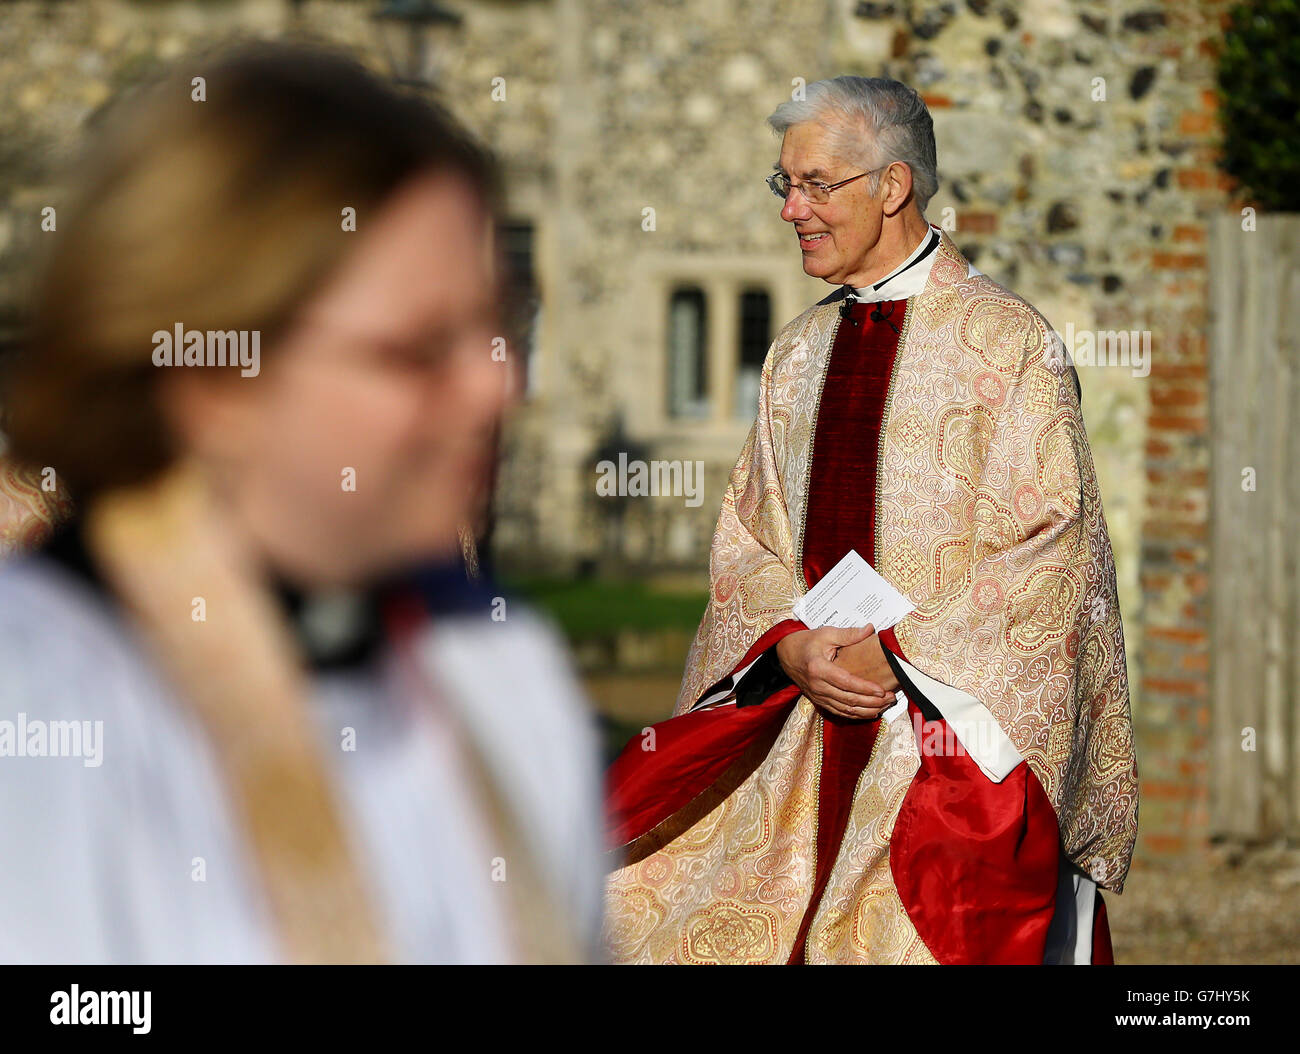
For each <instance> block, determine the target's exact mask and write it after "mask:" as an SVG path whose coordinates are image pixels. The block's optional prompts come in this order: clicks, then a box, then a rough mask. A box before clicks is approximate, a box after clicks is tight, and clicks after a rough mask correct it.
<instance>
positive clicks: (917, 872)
mask: <svg viewBox="0 0 1300 1054" xmlns="http://www.w3.org/2000/svg"><path fill="white" fill-rule="evenodd" d="M768 120H769V123H770V124H771V125H772V127H773V129H774V130H775V131H776V132H777V133H779V134H781V136H782V140H781V153H780V158H779V160H778V162H777V164H776V166H775V168H776V171H775V172H774V174H773V175H772V176H771V177H770V179H769V183H770V185H771V187H772V190H773V191H774V192H775V193H776V194H777V195H778V196H779V197H781V198H782V199H783V200H784V205H783V207H782V209H781V217H782V219H784V220H786V221H787V222H789V223H790V224H791V225H792V226H793V228H794V232H795V235H796V237H797V238H798V243H799V251H800V253H801V255H802V258H803V266H804V270H805V271H806V272H807V273H808V274H811V275H816V276H817V277H819V278H821V279H823V280H824V281H826V282H828V283H830V284H831V285H834V286H837V287H838V288H837V289H836V291H835V292H834V293H833V294H832V295H831V296H828V297H827V298H826V299H825V300H823V301H821V302H820V303H818V304H816V305H815V306H813V307H811V308H809V309H808V310H807V311H805V312H804V313H803V314H802V315H800V316H799V317H798V318H796V319H794V320H793V321H792V322H790V323H788V324H787V325H786V326H785V327H784V328H783V329H782V330H781V332H780V334H779V335H778V337H777V339H776V341H775V342H774V343H773V345H772V348H771V350H770V351H769V353H768V356H767V360H766V362H765V364H764V368H763V374H762V383H761V393H760V398H759V410H758V416H757V419H756V421H755V423H754V427H753V429H752V430H751V432H750V434H749V437H748V439H747V440H746V442H745V446H744V449H743V450H742V451H741V454H740V458H739V460H738V461H737V463H736V467H735V469H734V471H733V472H732V474H731V478H730V481H729V483H728V486H727V490H726V494H725V496H724V498H723V504H722V511H721V515H720V517H719V520H718V526H717V532H716V534H715V537H714V540H713V548H712V555H711V561H710V579H711V581H710V586H711V598H710V602H709V605H708V607H707V609H706V611H705V613H704V617H703V620H702V621H701V623H700V627H699V631H698V633H697V635H696V637H695V641H694V644H693V645H692V648H691V651H690V655H689V659H688V662H687V667H686V672H685V676H684V678H683V682H682V690H681V695H680V698H679V699H678V702H677V707H676V711H675V716H674V717H673V718H672V719H671V720H669V721H666V722H664V723H662V724H660V725H657V726H655V727H654V728H653V729H649V730H647V731H646V733H645V734H644V735H643V736H641V737H638V738H637V739H636V740H634V741H633V742H632V743H630V744H629V745H628V747H627V748H626V749H625V751H624V752H623V754H622V755H621V756H620V758H619V759H618V761H617V762H616V763H615V765H614V766H613V768H612V769H611V772H610V776H609V791H610V822H611V826H612V832H613V838H614V842H615V844H617V845H619V846H620V847H621V848H622V860H621V864H622V866H620V867H619V868H618V869H617V870H616V871H615V872H614V873H613V874H612V875H611V876H610V878H609V880H608V883H607V889H606V906H607V915H608V921H607V925H606V938H607V941H608V943H609V946H610V948H611V950H612V953H613V955H614V957H615V958H616V959H618V960H620V961H629V962H746V963H781V962H789V963H804V962H807V963H828V962H859V963H902V962H911V963H1045V962H1047V963H1071V962H1072V963H1087V962H1110V961H1113V960H1112V957H1111V949H1110V939H1109V930H1108V927H1107V925H1106V919H1105V908H1104V904H1103V902H1102V899H1101V895H1100V893H1099V891H1098V889H1097V887H1099V886H1100V887H1104V888H1106V889H1110V890H1113V891H1114V892H1116V893H1119V892H1121V891H1122V889H1123V884H1124V879H1125V876H1126V874H1127V871H1128V866H1129V861H1130V858H1131V855H1132V850H1133V844H1134V841H1135V838H1136V833H1137V790H1136V778H1137V770H1136V763H1135V760H1134V756H1133V749H1132V727H1131V722H1130V717H1129V703H1128V682H1127V674H1126V670H1125V660H1124V643H1123V631H1122V627H1121V624H1120V615H1119V607H1118V602H1117V598H1116V586H1115V569H1114V562H1113V558H1112V555H1111V548H1110V542H1109V539H1108V537H1107V532H1106V523H1105V519H1104V518H1103V515H1102V508H1101V501H1100V497H1099V494H1098V491H1097V482H1096V476H1095V473H1094V469H1093V464H1092V458H1091V454H1090V452H1089V449H1088V442H1087V437H1086V435H1085V431H1084V424H1083V418H1082V414H1081V411H1080V403H1079V391H1078V380H1077V377H1076V376H1075V374H1074V369H1073V366H1072V364H1070V363H1069V361H1068V358H1067V357H1066V356H1065V355H1064V354H1063V353H1062V349H1061V347H1060V345H1059V343H1058V342H1056V341H1055V339H1054V334H1053V331H1052V329H1051V327H1049V326H1048V324H1047V322H1046V321H1045V320H1044V319H1043V317H1042V316H1041V315H1040V314H1039V313H1038V312H1037V311H1035V310H1034V308H1033V307H1031V306H1030V305H1029V304H1027V303H1025V302H1024V301H1023V300H1021V299H1020V298H1018V297H1017V296H1015V295H1014V294H1013V293H1011V292H1009V291H1008V290H1006V289H1004V288H1002V287H1001V286H999V285H998V284H997V283H996V282H994V281H992V280H991V279H989V278H987V277H986V276H984V275H982V274H980V273H979V272H978V271H976V270H975V268H974V267H973V266H972V265H971V264H969V263H968V262H967V261H966V259H965V258H963V256H962V255H961V254H960V253H959V252H958V251H957V248H956V247H955V246H954V245H953V243H952V241H951V239H950V238H949V237H948V235H947V234H946V233H944V232H943V231H942V230H940V229H938V228H936V227H933V226H930V225H929V224H927V222H926V220H925V219H924V216H923V210H924V208H925V205H926V203H927V202H928V201H929V200H930V198H931V196H932V195H933V194H934V193H935V190H936V188H937V185H938V180H937V176H936V158H935V144H934V132H933V123H932V121H931V119H930V115H929V113H928V111H927V110H926V107H925V104H924V103H923V102H922V101H921V99H920V98H919V96H917V94H916V93H915V92H914V91H912V90H911V89H909V88H907V87H906V86H904V85H902V84H899V83H897V82H895V81H889V80H880V79H867V78H860V77H838V78H836V79H834V80H830V81H821V82H818V83H815V84H812V85H809V86H808V88H807V92H806V98H804V99H801V100H795V101H791V102H787V103H785V104H784V105H782V106H780V107H779V108H778V109H777V110H776V112H775V113H773V114H772V116H771V117H770V118H769V119H768ZM850 552H856V553H858V554H859V555H860V556H861V557H863V558H864V559H866V560H867V561H869V562H870V563H871V564H872V565H873V566H874V567H875V568H876V570H877V571H878V572H879V573H880V575H881V576H883V578H884V580H885V581H886V582H887V583H888V584H889V585H891V586H893V587H894V588H896V589H897V590H898V591H899V592H900V593H901V594H902V595H903V596H904V597H905V598H906V600H907V602H908V606H910V608H911V610H910V611H909V613H907V614H906V615H905V616H903V617H902V618H901V620H899V621H897V623H896V624H894V625H891V626H889V627H888V628H885V627H884V626H882V631H881V632H879V633H877V632H875V628H874V627H873V626H870V625H868V626H865V627H859V628H853V629H843V628H832V627H826V626H823V627H820V628H818V626H816V625H814V626H810V625H808V624H806V623H805V622H804V621H801V619H800V618H799V617H797V616H796V614H795V612H794V606H795V604H796V602H798V601H799V600H800V598H801V597H802V596H803V595H804V594H806V593H807V592H808V591H809V590H811V589H812V588H813V587H814V586H816V585H817V584H818V583H819V582H820V581H822V580H823V579H824V578H826V577H827V576H828V574H829V573H830V572H831V571H832V569H834V568H836V565H837V564H839V563H840V561H841V560H842V559H843V558H845V557H846V555H847V554H849V553H850ZM801 610H802V609H801ZM804 613H805V614H806V611H805V612H804ZM809 621H813V620H812V619H811V618H810V619H809Z"/></svg>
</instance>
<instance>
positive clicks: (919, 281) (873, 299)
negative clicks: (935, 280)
mask: <svg viewBox="0 0 1300 1054" xmlns="http://www.w3.org/2000/svg"><path fill="white" fill-rule="evenodd" d="M939 236H940V232H939V228H938V227H936V226H934V225H933V224H931V225H930V230H929V233H928V234H927V235H926V236H925V237H924V238H922V239H921V244H920V245H918V246H917V247H916V248H915V249H913V250H912V255H911V256H909V257H908V258H907V259H906V260H904V261H903V262H902V263H901V264H899V265H898V266H897V267H895V268H894V269H893V270H892V271H890V272H889V274H887V275H885V277H884V278H882V279H880V281H878V282H873V283H872V284H871V285H867V286H860V287H854V286H846V287H845V288H846V289H851V290H852V294H851V295H852V296H853V298H854V299H856V300H858V301H859V302H860V303H864V304H875V303H879V302H881V301H884V300H906V299H908V298H909V297H913V296H916V294H917V293H919V292H921V290H923V289H924V288H925V283H926V280H927V279H929V277H930V268H931V267H933V266H934V261H935V257H936V256H937V255H938V254H937V253H936V252H935V250H936V249H938V248H939Z"/></svg>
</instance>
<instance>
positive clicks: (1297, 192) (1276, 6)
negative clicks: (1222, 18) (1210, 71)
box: [1219, 0, 1300, 212]
mask: <svg viewBox="0 0 1300 1054" xmlns="http://www.w3.org/2000/svg"><path fill="white" fill-rule="evenodd" d="M1219 106H1220V120H1221V123H1222V126H1223V159H1222V160H1221V162H1220V165H1221V167H1222V168H1223V170H1224V171H1225V172H1227V173H1228V174H1229V175H1231V176H1233V177H1235V178H1236V180H1237V181H1238V183H1240V184H1241V187H1242V190H1243V191H1244V192H1245V193H1246V194H1248V195H1249V196H1250V197H1251V198H1252V199H1254V201H1255V202H1256V203H1257V204H1258V205H1259V206H1260V207H1261V208H1264V209H1268V210H1270V211H1275V212H1300V0H1248V2H1246V3H1242V4H1238V5H1237V6H1236V7H1234V8H1233V9H1232V11H1231V12H1230V14H1229V21H1228V28H1227V30H1226V32H1225V34H1224V39H1223V46H1222V50H1221V51H1220V54H1219Z"/></svg>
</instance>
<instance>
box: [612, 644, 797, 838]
mask: <svg viewBox="0 0 1300 1054" xmlns="http://www.w3.org/2000/svg"><path fill="white" fill-rule="evenodd" d="M807 628H808V627H807V626H805V625H804V624H803V623H802V622H800V621H798V620H797V619H786V620H784V621H783V622H779V623H777V624H776V625H775V626H773V627H772V628H771V629H770V630H768V631H767V632H766V633H764V634H763V636H762V637H760V638H759V639H758V640H757V641H755V643H754V646H753V647H752V648H750V649H749V651H748V652H747V653H746V655H745V657H744V658H743V659H741V660H740V662H738V663H737V664H736V668H735V670H733V671H732V673H733V675H734V674H735V673H737V672H739V671H740V670H743V669H744V668H745V667H746V666H748V665H749V664H750V663H751V662H753V661H754V660H755V659H756V658H758V656H759V655H761V654H762V653H763V652H764V651H766V650H767V649H768V648H770V647H771V646H772V645H774V644H776V642H777V641H779V640H780V639H781V638H782V637H785V636H787V635H789V634H791V633H794V632H796V631H797V630H801V629H807ZM798 697H799V690H798V689H797V688H795V687H794V686H793V685H791V686H790V687H789V688H786V689H784V690H783V691H781V692H778V693H776V694H775V695H773V696H772V697H771V698H770V699H768V700H766V701H765V702H764V703H762V704H760V705H758V706H747V707H736V706H723V707H718V708H715V709H710V710H697V711H695V712H693V713H685V714H681V715H679V716H677V717H673V718H669V719H668V720H667V721H660V722H659V723H658V724H656V725H651V726H650V731H652V732H653V735H654V738H653V744H654V749H653V750H647V749H645V744H646V743H647V742H649V739H648V737H647V736H646V734H645V733H642V734H641V735H639V736H634V737H633V738H632V739H631V740H630V741H629V742H628V744H627V745H626V746H625V747H624V748H623V750H622V751H621V752H620V754H619V755H618V757H617V758H615V759H614V762H613V764H612V765H610V767H609V769H608V771H607V772H606V774H605V822H606V838H607V841H608V844H609V846H610V847H611V848H615V849H617V848H619V847H621V846H625V845H627V844H628V843H629V842H631V841H633V840H634V839H636V838H639V837H641V835H643V834H645V833H646V832H647V831H649V830H651V829H652V828H654V827H657V826H658V825H659V824H660V823H662V822H663V821H664V820H666V819H668V817H670V816H672V815H673V813H675V812H676V811H677V810H678V809H680V808H682V807H683V806H684V805H687V804H688V803H689V802H690V801H691V800H692V799H693V798H695V797H696V796H698V795H699V794H701V793H703V792H704V791H705V790H707V789H708V788H709V787H710V786H712V785H713V783H714V781H715V780H717V779H718V777H719V776H721V775H722V774H723V773H724V772H726V770H727V769H728V768H729V767H730V766H731V764H732V762H734V761H735V760H736V759H737V758H738V757H740V755H741V754H743V753H744V752H745V750H746V749H747V748H748V747H749V746H750V745H751V744H752V743H754V742H756V741H757V740H759V739H761V738H762V737H763V736H764V735H765V734H768V733H769V732H770V731H771V729H772V728H773V727H774V725H776V724H782V723H784V721H785V718H786V717H787V716H788V715H789V713H790V710H791V709H792V704H793V703H794V700H795V699H797V698H798Z"/></svg>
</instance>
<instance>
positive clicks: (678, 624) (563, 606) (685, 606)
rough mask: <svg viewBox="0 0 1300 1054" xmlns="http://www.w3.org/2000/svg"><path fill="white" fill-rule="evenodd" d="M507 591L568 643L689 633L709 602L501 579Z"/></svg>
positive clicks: (594, 583) (624, 588)
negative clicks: (630, 633)
mask: <svg viewBox="0 0 1300 1054" xmlns="http://www.w3.org/2000/svg"><path fill="white" fill-rule="evenodd" d="M502 584H503V585H505V586H506V587H507V588H509V589H511V590H512V591H513V592H515V593H517V594H518V595H520V596H523V597H524V598H526V599H527V600H529V601H530V602H531V603H532V604H533V606H535V607H537V608H540V609H541V610H542V611H545V612H546V613H548V614H549V615H550V616H551V617H552V618H554V619H555V620H556V622H558V623H559V625H560V628H561V629H562V630H563V631H564V633H565V635H566V636H568V637H569V639H570V640H581V639H584V638H593V637H603V636H609V635H611V634H617V633H618V631H619V630H642V631H646V630H663V629H674V630H681V631H684V632H686V633H688V634H691V633H694V632H695V628H696V627H697V626H698V625H699V624H700V616H701V615H703V614H704V607H705V605H706V604H707V603H708V600H709V595H708V592H707V591H706V590H698V591H691V592H671V591H667V590H661V589H656V588H654V587H653V586H651V585H648V584H647V583H645V582H640V581H612V580H605V579H579V580H566V579H555V578H518V579H510V578H506V579H505V580H504V581H503V582H502Z"/></svg>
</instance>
